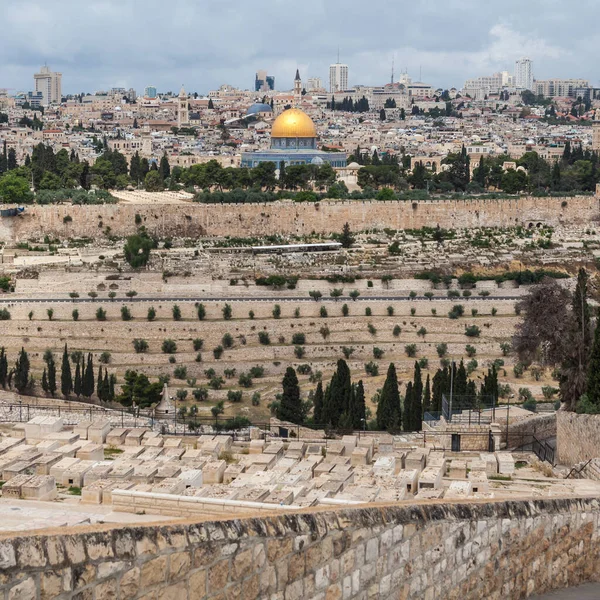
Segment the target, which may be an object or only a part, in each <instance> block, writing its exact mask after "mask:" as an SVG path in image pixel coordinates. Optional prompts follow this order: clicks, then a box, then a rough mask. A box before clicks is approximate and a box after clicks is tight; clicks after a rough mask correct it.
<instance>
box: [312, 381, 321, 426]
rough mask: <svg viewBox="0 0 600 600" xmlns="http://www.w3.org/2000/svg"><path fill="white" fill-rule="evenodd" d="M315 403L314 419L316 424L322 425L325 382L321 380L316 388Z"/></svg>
mask: <svg viewBox="0 0 600 600" xmlns="http://www.w3.org/2000/svg"><path fill="white" fill-rule="evenodd" d="M313 404H314V411H313V421H314V423H315V425H321V424H322V418H323V384H322V383H321V382H320V381H319V383H318V384H317V389H316V390H315V396H314V398H313Z"/></svg>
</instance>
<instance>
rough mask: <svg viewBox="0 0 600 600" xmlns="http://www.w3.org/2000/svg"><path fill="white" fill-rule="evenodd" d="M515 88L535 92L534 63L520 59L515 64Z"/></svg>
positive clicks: (527, 59) (526, 59)
mask: <svg viewBox="0 0 600 600" xmlns="http://www.w3.org/2000/svg"><path fill="white" fill-rule="evenodd" d="M515 86H516V87H517V88H519V89H522V90H533V61H532V60H531V59H529V58H520V59H519V60H518V61H517V62H516V63H515Z"/></svg>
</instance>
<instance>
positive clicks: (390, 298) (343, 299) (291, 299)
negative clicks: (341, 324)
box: [0, 296, 523, 304]
mask: <svg viewBox="0 0 600 600" xmlns="http://www.w3.org/2000/svg"><path fill="white" fill-rule="evenodd" d="M522 299H523V297H522V296H494V297H491V296H471V297H469V298H463V297H460V298H447V297H446V296H438V297H434V298H431V302H436V301H438V302H439V301H442V300H453V301H455V302H469V301H470V300H487V301H496V302H500V301H502V300H513V301H515V302H516V301H519V300H522ZM399 300H411V301H417V300H421V301H424V300H429V298H425V296H418V297H416V298H411V297H410V296H361V297H360V298H358V300H356V301H357V302H378V301H379V302H396V301H399ZM160 301H162V302H315V300H313V299H312V298H310V297H308V296H231V297H222V298H215V297H214V296H211V297H205V298H190V297H189V296H187V297H184V298H178V297H162V296H161V297H158V296H155V297H153V298H144V297H143V296H134V297H133V298H127V297H118V298H113V299H111V298H100V297H98V298H89V297H87V296H82V297H80V298H75V299H72V298H14V299H11V298H10V297H6V296H4V297H1V298H0V304H23V303H26V304H31V303H35V302H37V303H46V304H47V303H53V304H55V303H57V302H160ZM320 302H336V303H343V302H354V300H352V298H350V297H349V296H341V297H340V298H330V297H326V296H323V298H321V300H320Z"/></svg>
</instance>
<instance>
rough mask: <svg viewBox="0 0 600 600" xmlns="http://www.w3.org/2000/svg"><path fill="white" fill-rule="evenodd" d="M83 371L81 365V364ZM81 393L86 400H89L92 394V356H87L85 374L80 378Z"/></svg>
mask: <svg viewBox="0 0 600 600" xmlns="http://www.w3.org/2000/svg"><path fill="white" fill-rule="evenodd" d="M82 371H83V364H82ZM81 393H82V394H83V395H84V396H85V397H86V398H91V396H92V395H93V393H94V364H93V361H92V354H91V353H89V354H88V358H87V365H86V367H85V372H84V373H83V375H82V377H81Z"/></svg>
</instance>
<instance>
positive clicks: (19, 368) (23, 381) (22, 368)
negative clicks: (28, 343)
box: [14, 348, 29, 394]
mask: <svg viewBox="0 0 600 600" xmlns="http://www.w3.org/2000/svg"><path fill="white" fill-rule="evenodd" d="M14 379H15V387H16V388H17V391H18V392H19V394H22V393H23V392H25V390H26V389H27V386H28V385H29V356H28V355H27V352H25V348H21V352H19V357H18V358H17V362H16V364H15V375H14Z"/></svg>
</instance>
